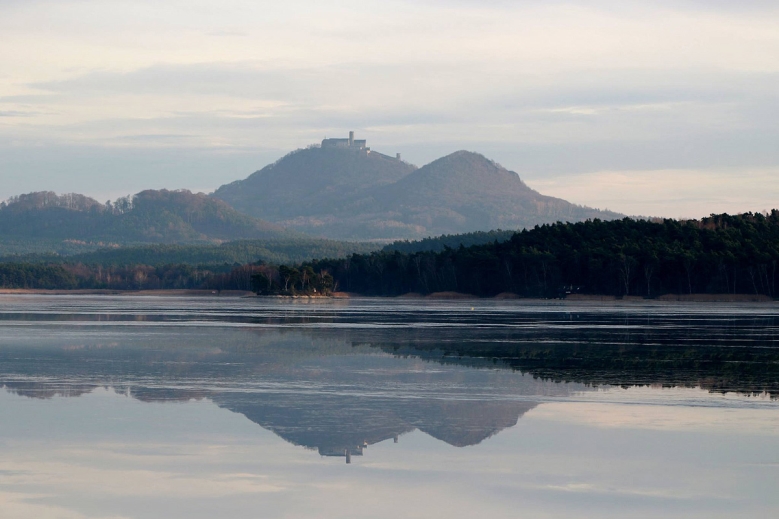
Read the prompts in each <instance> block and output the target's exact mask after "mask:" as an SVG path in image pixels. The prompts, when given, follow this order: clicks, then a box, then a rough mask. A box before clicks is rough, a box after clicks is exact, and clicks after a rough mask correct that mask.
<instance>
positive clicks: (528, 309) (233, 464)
mask: <svg viewBox="0 0 779 519" xmlns="http://www.w3.org/2000/svg"><path fill="white" fill-rule="evenodd" d="M777 339H779V305H772V304H755V305H750V304H738V305H732V304H731V305H727V304H710V305H706V304H694V305H690V304H687V305H685V304H625V305H608V304H583V303H579V304H571V303H562V302H555V303H548V304H543V303H532V304H528V303H523V302H521V301H520V302H517V301H507V302H497V301H458V302H451V303H450V302H416V301H412V300H408V301H401V300H390V301H381V300H367V299H366V300H349V301H323V302H313V303H309V302H299V301H287V300H275V299H238V298H235V299H233V298H197V299H186V298H157V297H154V298H143V297H86V296H82V297H70V296H60V297H44V296H0V387H2V388H3V389H2V390H0V518H3V519H6V518H28V517H29V518H67V519H71V518H177V517H186V518H201V517H202V518H216V517H219V518H222V517H224V518H244V517H246V518H249V517H251V518H256V517H263V518H266V517H269V518H273V517H284V518H295V517H313V518H325V519H327V518H335V517H337V518H350V517H354V518H385V517H387V518H390V517H391V518H399V517H403V518H406V517H410V518H415V517H419V518H422V517H424V518H429V517H445V518H473V517H485V518H492V517H495V518H503V517H512V518H514V517H531V518H539V517H541V518H543V517H597V518H608V517H620V518H623V517H647V518H648V517H653V518H654V517H660V516H662V517H701V518H702V517H706V518H712V517H728V518H731V517H756V518H763V517H765V518H774V517H779V492H777V491H776V488H777V483H779V399H777V397H779V342H777Z"/></svg>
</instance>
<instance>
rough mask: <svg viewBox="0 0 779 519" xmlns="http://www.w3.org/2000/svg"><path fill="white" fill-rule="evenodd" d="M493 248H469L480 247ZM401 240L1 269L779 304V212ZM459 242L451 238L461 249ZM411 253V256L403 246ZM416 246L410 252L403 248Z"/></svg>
mask: <svg viewBox="0 0 779 519" xmlns="http://www.w3.org/2000/svg"><path fill="white" fill-rule="evenodd" d="M485 236H491V237H492V239H493V241H491V242H488V243H482V244H480V245H472V246H469V247H466V246H465V245H464V244H465V243H468V241H469V240H476V241H483V240H484V238H485ZM506 238H507V236H506V235H505V232H504V231H500V232H497V231H496V232H494V233H473V234H472V235H464V237H463V238H462V239H460V238H458V237H457V236H444V237H441V238H437V239H428V240H423V241H421V242H410V243H404V242H401V243H396V244H393V245H392V246H389V247H387V248H385V249H383V250H381V251H378V252H372V253H364V254H353V255H351V256H349V257H347V258H342V259H320V260H313V261H309V262H305V263H302V264H295V265H292V264H289V265H280V266H275V265H271V264H266V263H263V262H262V261H257V262H255V263H249V264H244V265H239V264H237V263H234V264H232V265H231V264H223V265H221V266H219V265H206V266H196V265H183V264H167V265H156V266H150V265H142V264H136V265H117V264H109V263H105V262H97V263H96V262H92V263H70V264H64V263H58V264H54V263H36V264H33V263H0V286H3V287H7V288H59V289H69V288H110V289H123V290H132V289H171V288H199V289H212V290H250V289H251V290H254V291H256V292H258V293H261V294H296V293H304V294H305V293H314V292H316V293H318V294H322V293H325V294H326V293H329V292H331V291H345V292H352V293H357V294H363V295H375V296H398V295H403V294H407V293H419V294H431V293H435V292H460V293H465V294H470V295H474V296H480V297H490V296H495V295H498V294H502V293H512V294H516V295H518V296H520V297H545V298H549V297H563V296H565V295H567V294H571V293H581V294H599V295H612V296H626V295H628V296H630V295H633V296H643V297H656V296H659V295H663V294H704V293H708V294H758V295H764V296H768V297H776V294H777V290H778V289H779V286H777V279H776V275H777V262H778V261H779V211H777V210H773V211H772V212H771V213H766V214H761V213H746V214H742V215H737V216H730V215H727V214H722V215H712V216H711V217H709V218H703V219H701V220H687V221H678V220H657V221H649V220H633V219H629V218H625V219H622V220H614V221H600V220H592V221H587V222H582V223H558V224H552V225H543V226H538V227H535V228H534V229H530V230H524V231H521V232H517V233H514V234H513V235H512V236H511V237H510V238H509V239H506ZM458 240H460V241H459V243H460V245H459V246H458V247H450V246H448V245H447V243H458ZM398 249H400V250H398ZM403 250H406V251H408V252H403Z"/></svg>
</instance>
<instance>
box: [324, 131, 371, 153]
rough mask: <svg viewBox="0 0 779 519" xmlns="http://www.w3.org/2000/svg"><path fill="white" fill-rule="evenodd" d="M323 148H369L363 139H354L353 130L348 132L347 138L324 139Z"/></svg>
mask: <svg viewBox="0 0 779 519" xmlns="http://www.w3.org/2000/svg"><path fill="white" fill-rule="evenodd" d="M322 147H323V148H349V149H353V150H365V151H370V150H371V149H370V148H369V147H368V146H366V141H365V139H355V138H354V132H349V138H348V139H324V140H323V141H322Z"/></svg>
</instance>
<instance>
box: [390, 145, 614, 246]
mask: <svg viewBox="0 0 779 519" xmlns="http://www.w3.org/2000/svg"><path fill="white" fill-rule="evenodd" d="M376 198H377V200H378V201H379V203H380V204H381V207H382V208H384V209H385V210H386V211H387V214H392V215H393V216H394V217H395V218H396V219H398V220H399V221H401V222H403V223H406V224H411V225H417V226H422V227H424V228H425V229H426V230H428V232H429V233H430V234H433V235H438V234H450V233H467V232H474V231H480V230H481V231H486V230H490V229H521V228H527V227H534V226H535V225H538V224H543V223H554V222H556V221H572V222H576V221H582V220H586V219H589V218H601V219H606V220H611V219H614V218H619V217H621V216H622V215H619V214H617V213H613V212H610V211H600V210H597V209H591V208H589V207H583V206H578V205H574V204H571V203H570V202H566V201H565V200H562V199H560V198H553V197H551V196H544V195H542V194H540V193H539V192H538V191H535V190H533V189H530V188H529V187H528V186H527V185H526V184H525V183H524V182H522V180H521V179H520V178H519V175H517V174H516V173H514V172H513V171H509V170H507V169H505V168H504V167H502V166H501V165H499V164H497V163H496V162H493V161H491V160H489V159H487V158H486V157H484V156H483V155H479V154H478V153H472V152H468V151H458V152H455V153H452V154H451V155H447V156H446V157H443V158H440V159H438V160H436V161H434V162H431V163H430V164H428V165H426V166H424V167H422V168H420V169H418V170H416V171H414V172H413V173H412V174H410V175H407V176H406V177H404V178H402V179H400V180H399V181H398V182H395V183H394V184H392V185H390V186H388V187H387V188H386V189H384V190H382V191H381V192H380V193H378V194H377V196H376Z"/></svg>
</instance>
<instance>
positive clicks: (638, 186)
mask: <svg viewBox="0 0 779 519" xmlns="http://www.w3.org/2000/svg"><path fill="white" fill-rule="evenodd" d="M349 130H355V131H356V133H357V135H358V137H360V138H367V139H368V145H369V146H371V147H373V148H374V149H376V150H378V151H382V152H385V153H395V152H402V153H403V157H404V158H405V159H407V160H409V161H411V162H414V163H415V164H418V165H423V164H425V163H427V162H429V161H431V160H433V159H435V158H438V157H440V156H442V155H445V154H447V153H450V152H453V151H456V150H458V149H468V150H472V151H478V152H481V153H483V154H485V155H487V156H488V157H490V158H492V159H494V160H497V161H498V162H500V163H501V164H503V165H504V166H506V167H507V168H509V169H511V170H514V171H516V172H517V173H519V174H520V176H521V177H522V178H523V179H524V180H525V181H526V182H527V183H528V184H529V185H530V186H531V187H534V188H536V189H538V190H539V191H541V192H543V193H546V194H552V195H557V196H562V197H564V198H566V199H568V200H570V201H572V202H576V203H581V204H587V205H592V206H596V207H601V208H603V207H608V208H610V209H614V210H617V211H621V212H625V213H628V214H646V215H648V214H651V215H659V216H672V217H677V216H702V215H706V214H708V213H711V212H722V211H727V212H739V211H746V210H764V209H769V208H771V207H779V182H777V181H779V2H776V1H775V0H774V1H767V0H765V1H764V0H740V1H738V2H737V1H735V0H734V1H730V0H674V1H671V0H655V1H651V2H650V1H644V2H642V1H631V0H589V1H572V2H556V1H554V0H552V1H549V0H545V1H542V0H523V1H519V0H517V1H508V0H505V1H499V0H493V1H489V0H487V1H485V0H481V1H476V0H473V1H471V0H448V1H444V0H427V1H420V0H415V1H408V2H406V1H397V0H381V1H373V0H360V1H354V2H352V1H348V0H347V1H339V2H323V1H321V0H320V1H316V2H314V1H297V0H287V1H284V2H278V1H274V2H258V1H248V0H247V1H234V0H221V1H219V2H217V1H205V0H187V1H180V2H179V1H160V0H157V1H144V0H131V1H114V0H99V1H97V0H94V1H93V0H81V1H76V0H57V1H51V2H48V1H36V0H24V1H22V0H0V180H2V182H0V199H3V198H6V197H8V196H11V195H14V194H19V193H23V192H29V191H35V190H44V189H45V190H54V191H58V192H66V191H67V192H70V191H73V192H82V193H86V194H89V195H93V196H96V197H98V198H99V199H100V200H105V199H106V198H108V197H111V198H115V197H117V196H121V195H124V194H128V193H134V192H137V191H139V190H141V189H144V188H162V187H165V188H188V189H193V190H202V191H210V190H213V189H215V188H216V187H218V186H219V185H221V184H223V183H226V182H230V181H233V180H236V179H239V178H244V177H246V176H248V175H249V174H250V173H252V172H253V171H255V170H257V169H259V168H261V167H262V166H264V165H266V164H267V163H269V162H272V161H274V160H276V159H277V158H279V157H280V156H282V155H284V154H285V153H287V152H289V151H291V150H294V149H296V148H300V147H304V146H306V145H308V144H311V143H316V142H319V141H320V140H321V139H322V138H323V137H325V136H329V137H334V136H345V135H346V133H347V132H348V131H349Z"/></svg>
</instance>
